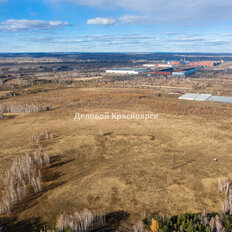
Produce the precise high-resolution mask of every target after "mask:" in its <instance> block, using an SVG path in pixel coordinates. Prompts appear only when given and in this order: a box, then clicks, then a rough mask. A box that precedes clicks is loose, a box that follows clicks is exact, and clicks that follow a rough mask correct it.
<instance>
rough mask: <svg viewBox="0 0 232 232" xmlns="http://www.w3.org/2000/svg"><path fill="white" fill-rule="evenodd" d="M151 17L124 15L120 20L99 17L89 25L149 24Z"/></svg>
mask: <svg viewBox="0 0 232 232" xmlns="http://www.w3.org/2000/svg"><path fill="white" fill-rule="evenodd" d="M149 22H150V17H148V16H137V15H123V16H121V17H120V18H101V17H97V18H94V19H89V20H87V24H91V25H103V26H107V25H119V24H143V23H149Z"/></svg>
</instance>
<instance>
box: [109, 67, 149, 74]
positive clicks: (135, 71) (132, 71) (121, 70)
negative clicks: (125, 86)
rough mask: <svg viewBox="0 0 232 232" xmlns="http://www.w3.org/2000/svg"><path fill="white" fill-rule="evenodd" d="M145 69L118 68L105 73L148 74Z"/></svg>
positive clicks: (147, 70)
mask: <svg viewBox="0 0 232 232" xmlns="http://www.w3.org/2000/svg"><path fill="white" fill-rule="evenodd" d="M149 71H150V69H147V68H119V69H108V70H106V73H110V74H140V73H146V72H149Z"/></svg>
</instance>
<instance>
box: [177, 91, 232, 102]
mask: <svg viewBox="0 0 232 232" xmlns="http://www.w3.org/2000/svg"><path fill="white" fill-rule="evenodd" d="M179 99H182V100H191V101H207V102H220V103H230V104H232V97H226V96H213V95H211V94H194V93H186V94H184V95H182V96H180V97H179Z"/></svg>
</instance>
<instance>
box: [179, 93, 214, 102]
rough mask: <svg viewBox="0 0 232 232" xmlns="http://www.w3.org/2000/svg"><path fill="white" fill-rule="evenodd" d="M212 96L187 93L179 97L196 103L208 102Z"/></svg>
mask: <svg viewBox="0 0 232 232" xmlns="http://www.w3.org/2000/svg"><path fill="white" fill-rule="evenodd" d="M211 96H212V95H211V94H194V93H186V94H184V95H182V96H180V97H179V99H185V100H195V101H206V99H208V98H209V97H211Z"/></svg>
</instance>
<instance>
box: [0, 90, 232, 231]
mask: <svg viewBox="0 0 232 232" xmlns="http://www.w3.org/2000/svg"><path fill="white" fill-rule="evenodd" d="M158 93H159V92H157V90H154V89H132V88H130V89H127V88H122V89H120V88H118V89H114V88H69V89H57V90H53V91H47V92H39V93H35V94H31V95H22V96H17V97H12V98H10V99H7V100H3V101H1V103H5V104H10V103H12V102H14V103H17V104H20V105H23V104H39V105H44V106H49V107H50V109H51V110H49V111H44V112H38V113H32V114H14V113H6V114H4V119H3V120H0V131H1V133H0V141H1V142H0V185H1V184H2V175H3V173H4V170H6V169H7V168H8V167H9V166H10V164H11V162H12V160H13V159H14V158H15V157H17V156H21V155H24V154H25V153H27V152H28V153H32V152H33V151H35V149H37V148H38V146H40V149H41V148H42V150H43V151H46V152H47V153H48V154H49V155H50V157H51V161H52V166H51V167H50V168H49V169H48V170H46V171H44V173H43V183H42V185H43V191H42V192H40V193H38V194H32V193H31V194H29V196H28V197H27V198H26V199H25V200H24V201H23V202H22V203H19V204H18V205H16V206H15V208H14V209H13V211H12V213H11V214H10V215H9V216H7V217H4V218H3V220H5V219H7V220H8V221H9V223H12V224H14V225H16V227H17V228H22V226H27V224H28V223H34V224H38V226H39V225H45V224H48V225H49V226H52V225H54V223H55V220H56V217H57V215H58V214H61V213H63V212H64V211H65V212H69V213H73V212H74V211H75V210H83V209H84V208H88V209H90V210H98V211H101V212H103V211H105V212H107V213H110V212H118V211H124V212H126V213H128V214H129V215H130V218H131V219H132V220H136V219H138V218H140V216H141V214H143V213H151V212H162V213H168V214H174V213H177V214H178V213H180V212H188V211H191V212H198V211H202V210H204V209H205V210H207V211H220V210H221V202H222V199H223V196H222V195H221V194H220V193H219V191H218V187H217V181H218V178H219V177H229V178H232V168H231V162H232V153H231V147H232V107H231V105H229V104H218V103H207V102H191V101H181V100H178V99H177V96H170V95H169V96H168V95H166V94H161V95H159V94H158ZM76 112H80V113H83V114H90V113H93V114H100V113H103V114H104V113H105V112H109V113H118V114H123V113H125V114H131V113H137V114H147V113H152V114H158V119H155V120H147V121H144V120H118V121H117V120H114V119H109V120H107V119H105V120H90V119H89V120H88V119H85V120H81V121H79V120H75V121H74V120H73V118H74V115H75V113H76ZM45 131H48V132H52V133H53V135H54V138H53V139H52V140H45V139H41V140H40V141H39V143H38V144H36V143H34V142H32V141H31V136H32V135H33V133H34V134H39V133H41V132H43V133H44V132H45ZM174 157H175V162H174ZM214 158H218V162H213V159H214ZM21 231H22V230H21Z"/></svg>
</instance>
